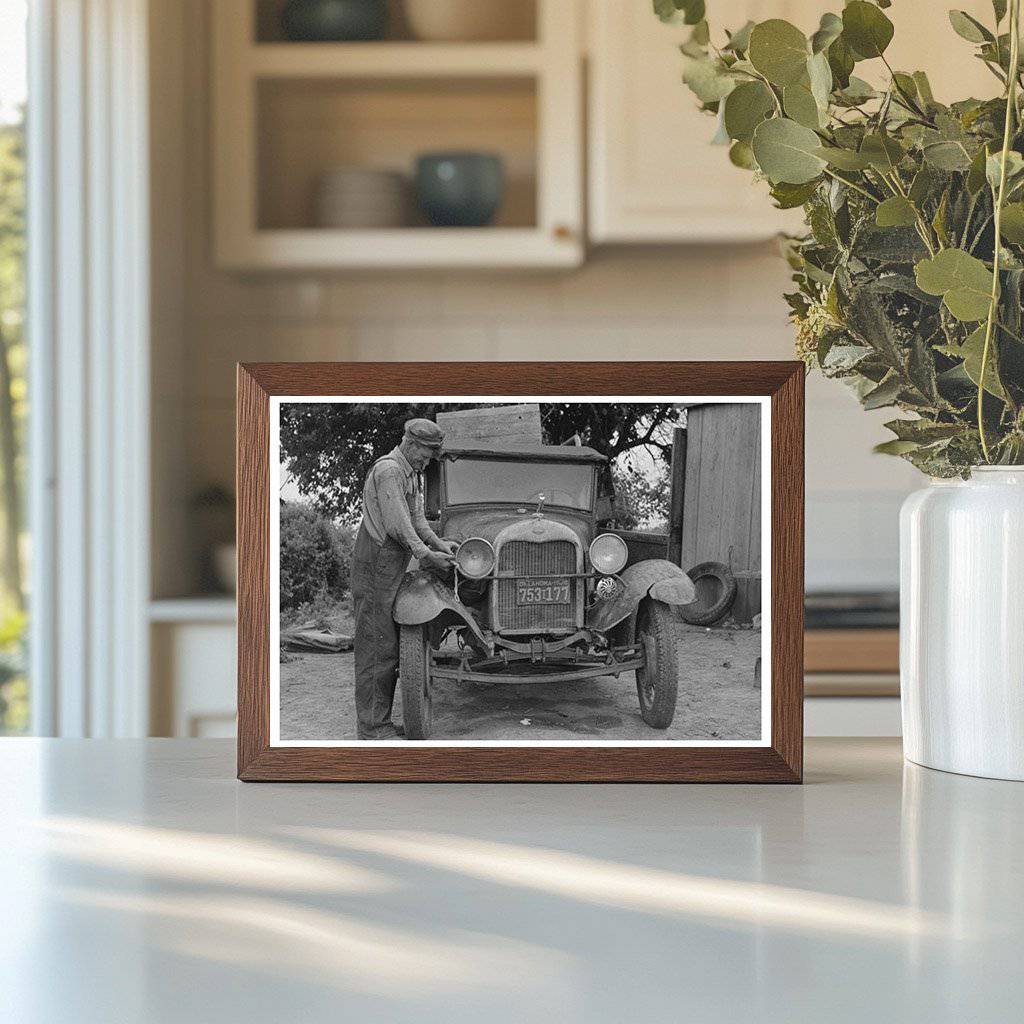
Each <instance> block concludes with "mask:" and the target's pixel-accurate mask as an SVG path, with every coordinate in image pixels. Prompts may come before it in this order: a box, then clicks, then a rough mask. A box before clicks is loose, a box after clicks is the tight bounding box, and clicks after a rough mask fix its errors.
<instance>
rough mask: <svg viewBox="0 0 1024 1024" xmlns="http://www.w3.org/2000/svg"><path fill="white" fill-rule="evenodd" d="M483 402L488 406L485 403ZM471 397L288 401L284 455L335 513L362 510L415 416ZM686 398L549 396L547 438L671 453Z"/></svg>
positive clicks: (309, 492) (303, 487) (612, 449)
mask: <svg viewBox="0 0 1024 1024" xmlns="http://www.w3.org/2000/svg"><path fill="white" fill-rule="evenodd" d="M480 407H481V408H482V407H483V406H480ZM465 408H466V405H465V403H420V404H408V403H376V402H374V403H353V404H346V403H340V402H339V403H322V404H321V403H312V402H311V403H282V405H281V456H282V458H283V459H284V461H285V465H286V468H287V471H288V472H289V473H290V474H291V476H292V477H293V478H294V480H295V482H296V484H297V485H298V487H299V490H300V491H301V492H302V494H303V495H304V496H305V497H306V498H308V499H309V500H310V501H312V502H313V503H314V504H315V505H316V507H317V508H318V509H319V510H320V511H321V512H322V513H323V514H324V515H326V516H329V517H330V518H332V519H346V520H352V519H354V518H356V517H357V516H358V514H359V503H360V500H361V498H362V489H363V480H364V479H365V477H366V473H367V471H368V470H369V468H370V466H371V465H373V463H374V462H375V461H376V460H377V459H379V458H380V457H381V456H382V455H386V454H387V453H388V452H389V451H390V450H391V449H392V448H393V447H394V446H395V445H396V444H397V443H398V442H399V441H400V440H401V437H402V428H403V425H404V423H405V421H406V420H407V419H411V418H412V417H414V416H423V417H426V418H427V419H433V418H434V417H435V415H436V414H437V413H438V412H444V411H447V410H452V409H465ZM680 418H681V412H680V409H679V407H678V406H675V405H671V404H651V403H635V404H630V403H614V402H607V403H605V402H602V403H601V404H590V403H583V402H559V403H542V404H541V425H542V429H543V432H544V440H545V442H546V443H547V444H565V443H567V442H570V443H571V442H572V440H573V439H574V438H576V439H578V440H579V441H580V442H581V443H582V444H585V445H589V446H590V447H592V448H594V449H596V450H597V451H599V452H601V453H602V454H603V455H607V456H608V457H609V459H614V458H616V457H617V456H619V455H622V454H623V453H624V452H627V451H630V450H631V449H634V448H640V447H648V448H651V449H654V450H655V451H657V452H658V453H659V455H660V456H661V457H662V458H664V459H665V460H666V461H668V460H669V459H670V457H671V452H672V427H673V426H674V425H675V424H676V423H677V422H678V421H679V420H680Z"/></svg>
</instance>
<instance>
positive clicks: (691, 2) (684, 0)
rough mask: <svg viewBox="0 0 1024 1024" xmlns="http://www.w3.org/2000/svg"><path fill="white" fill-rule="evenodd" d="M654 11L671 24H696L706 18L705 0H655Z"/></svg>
mask: <svg viewBox="0 0 1024 1024" xmlns="http://www.w3.org/2000/svg"><path fill="white" fill-rule="evenodd" d="M654 13H655V14H656V15H657V16H658V17H659V18H660V19H661V20H662V21H664V22H667V23H669V24H671V23H678V22H680V21H681V22H682V23H683V24H684V25H696V24H697V23H698V22H700V21H703V20H704V14H705V9H704V0H654Z"/></svg>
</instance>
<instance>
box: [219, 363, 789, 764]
mask: <svg viewBox="0 0 1024 1024" xmlns="http://www.w3.org/2000/svg"><path fill="white" fill-rule="evenodd" d="M803 403H804V367H803V366H802V364H800V363H798V362H707V363H697V362H643V363H264V364H243V365H240V366H239V367H238V465H237V474H238V551H239V566H238V569H239V571H238V775H239V778H240V779H243V780H247V781H260V780H317V781H324V780H338V781H382V780H394V781H432V782H433V781H491V782H495V781H520V782H522V781H551V782H556V781H565V782H583V781H585V782H644V781H648V782H799V781H800V779H801V772H802V750H803V735H802V721H803V712H802V700H803V557H804V555H803V551H804V548H803V514H804V511H803V509H804V505H803V468H804V467H803V414H804V405H803Z"/></svg>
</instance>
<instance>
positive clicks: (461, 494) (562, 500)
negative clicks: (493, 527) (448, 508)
mask: <svg viewBox="0 0 1024 1024" xmlns="http://www.w3.org/2000/svg"><path fill="white" fill-rule="evenodd" d="M445 474H446V482H447V490H448V504H449V505H466V504H468V503H470V502H490V501H495V502H509V503H522V504H523V505H536V504H537V503H538V502H539V501H540V499H541V495H544V501H545V504H547V505H565V506H568V507H569V508H579V509H585V510H587V511H589V510H590V507H591V501H592V495H593V484H594V467H593V466H591V465H589V464H583V465H578V464H574V463H571V462H568V463H566V462H559V463H554V462H513V461H512V460H507V459H468V458H467V459H457V460H456V461H454V462H447V461H446V462H445Z"/></svg>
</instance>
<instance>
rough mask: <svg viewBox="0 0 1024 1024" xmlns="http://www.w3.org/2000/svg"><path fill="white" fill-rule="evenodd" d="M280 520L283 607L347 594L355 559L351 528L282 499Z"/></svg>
mask: <svg viewBox="0 0 1024 1024" xmlns="http://www.w3.org/2000/svg"><path fill="white" fill-rule="evenodd" d="M280 523H281V528H280V532H281V546H280V560H281V561H280V578H281V607H282V608H283V609H292V608H298V607H299V606H300V605H304V604H310V603H312V602H314V601H316V600H318V599H319V598H320V597H322V596H323V595H325V594H326V595H329V596H331V597H341V596H343V595H344V593H345V591H346V590H347V589H348V585H349V572H350V566H351V560H352V558H351V556H352V537H351V534H350V533H349V531H347V530H345V529H344V528H343V527H340V526H337V525H336V524H335V523H333V522H331V520H329V519H328V518H327V517H326V516H323V515H321V514H320V513H319V512H317V511H316V510H315V509H312V508H310V507H309V506H308V505H302V504H300V503H298V502H281V519H280Z"/></svg>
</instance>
